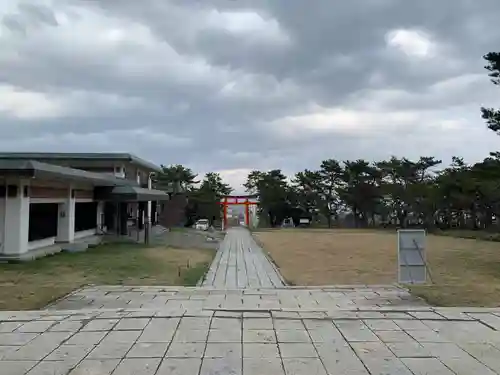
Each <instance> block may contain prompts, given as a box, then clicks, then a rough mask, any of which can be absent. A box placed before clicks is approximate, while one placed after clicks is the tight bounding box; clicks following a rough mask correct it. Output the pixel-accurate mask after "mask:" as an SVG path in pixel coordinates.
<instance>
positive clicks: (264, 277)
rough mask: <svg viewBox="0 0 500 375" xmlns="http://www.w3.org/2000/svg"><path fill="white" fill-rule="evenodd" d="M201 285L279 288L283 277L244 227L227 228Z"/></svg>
mask: <svg viewBox="0 0 500 375" xmlns="http://www.w3.org/2000/svg"><path fill="white" fill-rule="evenodd" d="M202 286H206V287H215V288H219V289H239V288H280V287H284V286H285V285H284V283H283V279H282V277H281V275H280V274H279V272H278V271H277V269H276V267H274V265H273V264H272V263H271V262H270V261H269V260H268V259H267V257H266V256H265V255H264V252H263V251H262V249H261V248H260V246H259V245H258V244H257V243H256V242H255V240H254V239H253V238H252V235H251V234H250V232H249V231H248V230H247V229H245V228H230V229H228V230H227V234H226V236H225V238H224V240H223V241H222V243H221V245H220V248H219V251H218V252H217V255H216V257H215V259H214V260H213V262H212V265H211V266H210V270H209V271H208V273H207V275H206V277H205V281H204V282H203V284H202Z"/></svg>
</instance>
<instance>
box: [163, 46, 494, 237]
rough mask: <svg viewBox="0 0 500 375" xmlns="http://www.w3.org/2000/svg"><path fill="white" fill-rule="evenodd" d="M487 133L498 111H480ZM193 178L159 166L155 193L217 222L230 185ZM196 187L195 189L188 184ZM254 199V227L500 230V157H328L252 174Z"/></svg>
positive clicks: (489, 57) (210, 176) (211, 176)
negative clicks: (293, 169) (181, 199)
mask: <svg viewBox="0 0 500 375" xmlns="http://www.w3.org/2000/svg"><path fill="white" fill-rule="evenodd" d="M484 59H485V60H486V62H487V65H486V67H485V68H486V69H487V70H488V75H489V77H490V78H491V81H492V83H493V84H494V85H497V86H499V85H500V53H497V52H491V53H488V54H486V55H485V56H484ZM481 114H482V117H483V119H484V120H485V121H486V124H487V126H488V128H489V129H491V130H492V131H494V132H496V133H499V132H500V110H498V109H493V108H481ZM196 178H197V175H196V174H194V173H193V172H192V171H191V170H190V169H189V168H186V167H183V166H181V165H177V166H170V167H163V172H162V173H160V174H158V176H157V185H158V187H159V188H167V187H168V189H170V190H171V191H174V192H175V191H181V190H182V191H186V192H187V194H188V195H189V197H190V199H189V205H188V207H187V211H186V215H188V216H189V217H190V218H196V217H206V218H209V219H212V218H213V219H215V218H217V219H219V218H220V205H219V201H220V197H222V196H224V195H227V194H230V193H231V191H232V189H231V187H230V186H229V185H228V184H226V183H224V182H223V181H222V178H221V177H220V175H218V174H217V173H207V174H206V175H205V177H204V179H203V180H202V181H201V182H200V181H197V180H196ZM194 186H197V187H194ZM244 187H245V189H246V191H247V192H248V193H249V194H257V195H258V197H259V213H260V222H261V223H264V225H269V226H278V225H281V223H282V222H283V220H284V219H285V218H292V219H293V221H294V222H295V224H299V222H300V219H301V218H308V219H309V220H311V221H312V222H313V223H315V222H323V223H325V225H328V226H332V225H334V224H346V223H350V224H351V225H352V226H356V227H366V226H376V225H384V226H399V227H403V228H406V227H412V226H418V227H425V228H428V229H435V228H440V229H450V228H467V229H495V230H496V229H497V228H500V220H499V218H500V152H493V153H490V155H489V156H488V157H486V158H485V159H483V160H482V161H480V162H476V163H471V164H469V163H466V162H465V161H464V160H463V158H461V157H460V156H454V157H453V158H452V163H451V165H449V166H446V167H443V166H442V161H441V160H438V159H436V158H435V157H433V156H428V155H424V156H421V157H419V158H418V159H414V160H411V159H409V158H405V157H402V158H399V157H395V156H393V157H391V158H388V159H387V160H379V161H375V162H372V161H367V160H364V159H357V160H344V161H341V160H336V159H333V158H332V159H327V160H324V161H322V162H321V164H320V165H319V167H318V168H317V169H314V170H309V169H306V170H304V171H301V172H298V173H296V174H295V175H294V176H291V177H290V178H289V177H287V176H286V175H285V174H284V173H283V172H282V171H281V170H280V169H275V170H271V171H257V170H256V171H252V172H251V173H250V174H249V175H248V177H247V179H246V183H245V184H244Z"/></svg>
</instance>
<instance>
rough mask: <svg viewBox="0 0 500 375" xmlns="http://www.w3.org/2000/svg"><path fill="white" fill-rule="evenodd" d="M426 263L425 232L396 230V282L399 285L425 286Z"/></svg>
mask: <svg viewBox="0 0 500 375" xmlns="http://www.w3.org/2000/svg"><path fill="white" fill-rule="evenodd" d="M426 281H427V263H426V260H425V230H424V229H399V230H398V282H399V283H401V284H425V282H426Z"/></svg>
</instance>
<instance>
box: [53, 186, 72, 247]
mask: <svg viewBox="0 0 500 375" xmlns="http://www.w3.org/2000/svg"><path fill="white" fill-rule="evenodd" d="M74 240H75V193H74V191H73V189H72V188H71V187H70V188H69V189H68V192H67V196H66V200H65V202H64V203H59V205H58V210H57V237H56V242H73V241H74Z"/></svg>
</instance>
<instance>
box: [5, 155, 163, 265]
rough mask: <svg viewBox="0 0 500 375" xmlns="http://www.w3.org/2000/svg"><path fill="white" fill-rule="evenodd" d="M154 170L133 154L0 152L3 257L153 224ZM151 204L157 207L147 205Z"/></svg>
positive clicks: (157, 195) (158, 196)
mask: <svg viewBox="0 0 500 375" xmlns="http://www.w3.org/2000/svg"><path fill="white" fill-rule="evenodd" d="M157 170H159V167H157V166H155V165H153V164H151V163H148V162H146V161H144V160H141V159H139V158H137V157H135V156H133V155H130V154H67V153H66V154H52V153H43V154H42V153H3V154H1V153H0V259H7V260H10V259H21V260H23V259H33V258H36V257H38V256H41V255H44V254H47V253H52V252H57V251H60V250H61V249H64V247H68V246H71V244H75V243H78V242H80V243H81V242H82V241H83V240H85V239H86V238H89V237H96V236H99V235H102V234H104V233H107V232H114V233H118V234H122V235H125V234H127V233H128V231H129V228H130V226H131V225H135V226H137V227H138V229H139V230H142V229H144V228H150V226H151V225H150V224H155V223H156V221H157V220H156V217H157V212H156V207H157V205H156V202H157V201H161V200H167V199H168V195H167V194H166V193H165V192H163V191H159V190H154V189H152V182H151V175H152V173H153V172H155V171H157ZM152 202H154V204H152Z"/></svg>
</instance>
